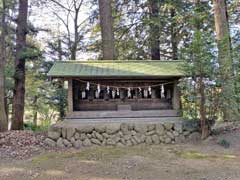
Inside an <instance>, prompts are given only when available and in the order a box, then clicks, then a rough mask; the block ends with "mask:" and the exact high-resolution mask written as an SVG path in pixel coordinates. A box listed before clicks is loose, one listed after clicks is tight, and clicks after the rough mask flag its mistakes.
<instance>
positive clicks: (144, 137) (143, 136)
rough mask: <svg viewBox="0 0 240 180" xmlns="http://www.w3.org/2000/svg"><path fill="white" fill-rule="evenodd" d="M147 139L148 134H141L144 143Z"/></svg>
mask: <svg viewBox="0 0 240 180" xmlns="http://www.w3.org/2000/svg"><path fill="white" fill-rule="evenodd" d="M145 140H146V136H145V135H144V134H141V143H144V142H145Z"/></svg>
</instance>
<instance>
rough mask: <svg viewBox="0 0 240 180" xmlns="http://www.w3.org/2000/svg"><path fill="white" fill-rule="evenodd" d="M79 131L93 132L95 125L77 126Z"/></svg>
mask: <svg viewBox="0 0 240 180" xmlns="http://www.w3.org/2000/svg"><path fill="white" fill-rule="evenodd" d="M77 131H79V132H80V133H91V132H92V131H93V126H91V125H85V126H81V127H77Z"/></svg>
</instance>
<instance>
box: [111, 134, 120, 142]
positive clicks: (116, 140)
mask: <svg viewBox="0 0 240 180" xmlns="http://www.w3.org/2000/svg"><path fill="white" fill-rule="evenodd" d="M120 139H121V138H120V136H119V135H117V134H116V135H114V136H113V137H112V140H113V141H114V142H115V144H116V143H117V142H119V141H120Z"/></svg>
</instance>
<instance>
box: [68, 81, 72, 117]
mask: <svg viewBox="0 0 240 180" xmlns="http://www.w3.org/2000/svg"><path fill="white" fill-rule="evenodd" d="M72 84H73V83H72V79H69V80H68V113H72V112H73V85H72Z"/></svg>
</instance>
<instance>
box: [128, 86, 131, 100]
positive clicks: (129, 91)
mask: <svg viewBox="0 0 240 180" xmlns="http://www.w3.org/2000/svg"><path fill="white" fill-rule="evenodd" d="M130 97H131V89H130V88H128V98H130Z"/></svg>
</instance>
